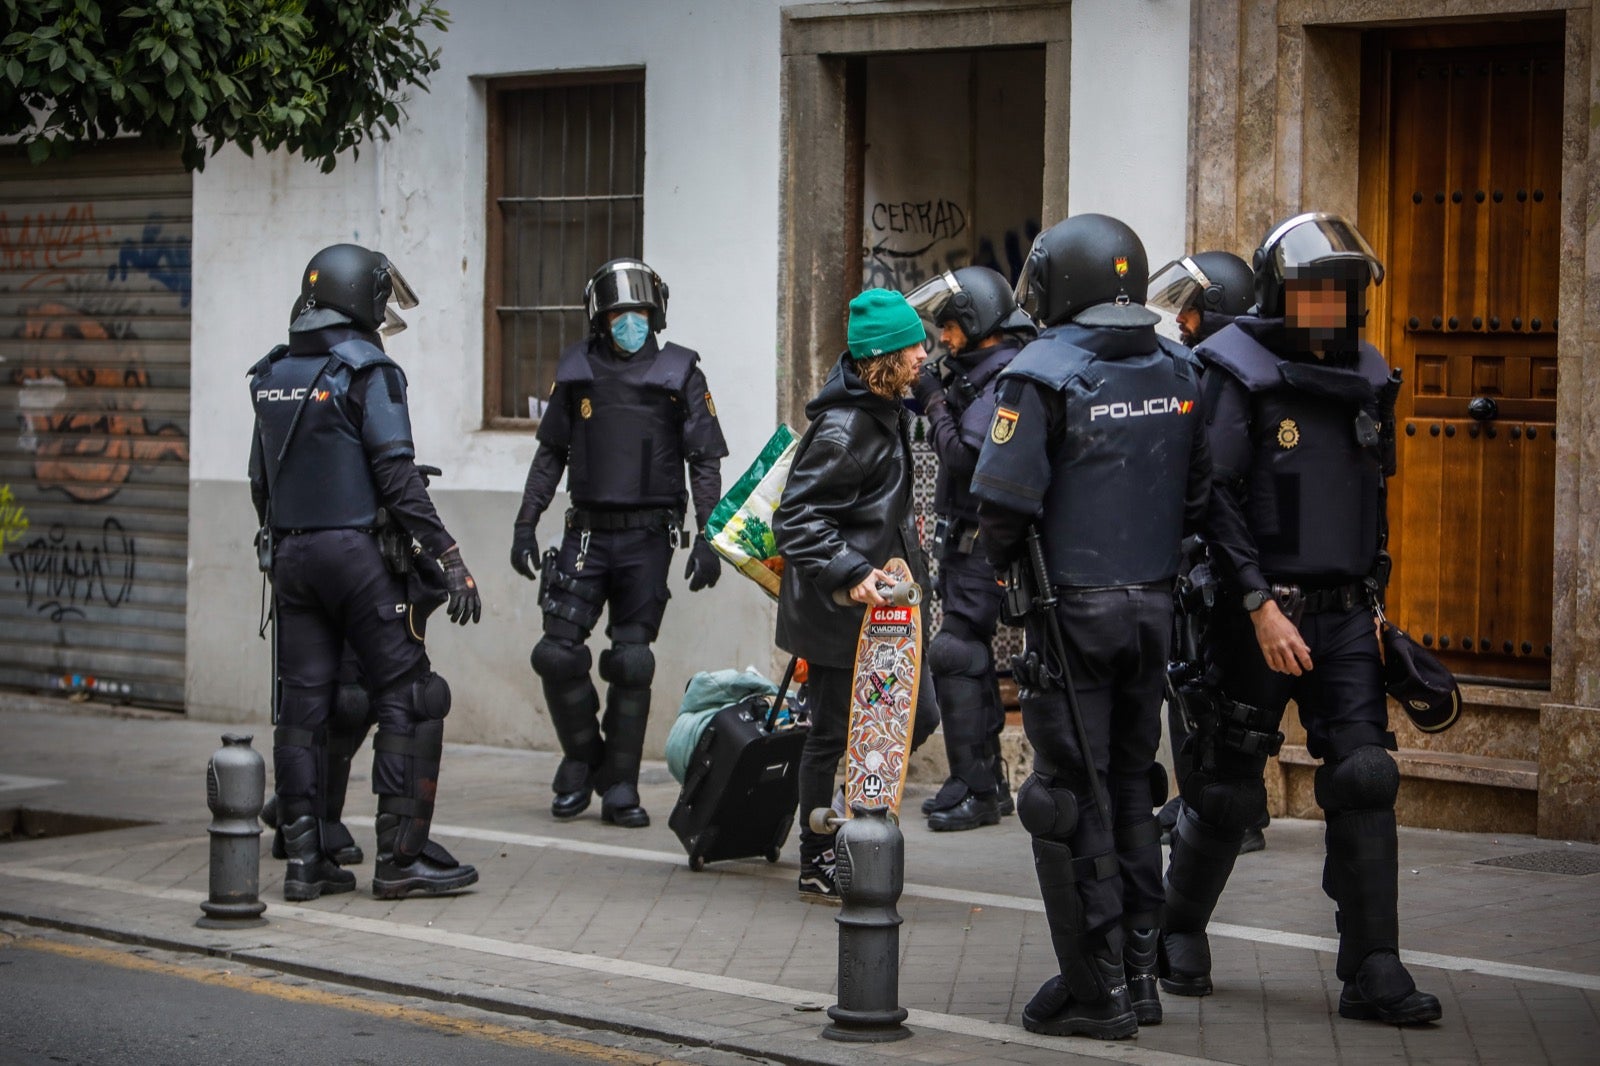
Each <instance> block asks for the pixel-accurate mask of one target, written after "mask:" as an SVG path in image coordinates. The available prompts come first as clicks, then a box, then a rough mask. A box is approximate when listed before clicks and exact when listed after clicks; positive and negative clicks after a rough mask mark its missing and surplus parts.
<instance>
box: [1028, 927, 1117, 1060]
mask: <svg viewBox="0 0 1600 1066" xmlns="http://www.w3.org/2000/svg"><path fill="white" fill-rule="evenodd" d="M1091 962H1092V964H1093V968H1094V972H1095V980H1096V982H1097V983H1098V984H1099V986H1100V996H1099V998H1098V999H1095V1000H1093V1001H1089V1000H1083V999H1078V998H1076V997H1075V996H1073V995H1072V992H1071V989H1070V988H1069V987H1068V986H1067V982H1066V980H1065V979H1063V978H1062V977H1060V976H1059V975H1058V976H1056V977H1052V978H1050V980H1048V981H1046V982H1045V983H1044V985H1043V987H1041V988H1040V989H1039V991H1037V992H1035V993H1034V995H1033V998H1032V999H1030V1000H1029V1001H1028V1005H1027V1006H1026V1007H1023V1008H1022V1027H1023V1028H1024V1029H1026V1030H1028V1032H1030V1033H1041V1034H1043V1035H1045V1036H1088V1037H1093V1038H1095V1039H1096V1040H1122V1039H1125V1038H1127V1037H1130V1036H1138V1035H1139V1018H1138V1015H1136V1014H1135V1013H1134V1010H1133V1001H1132V1000H1131V999H1129V998H1128V982H1127V979H1126V977H1125V975H1124V973H1123V969H1122V957H1121V956H1120V955H1119V954H1116V953H1115V952H1113V951H1112V950H1111V949H1110V948H1101V949H1100V950H1099V951H1096V952H1095V953H1094V955H1093V956H1092V957H1091Z"/></svg>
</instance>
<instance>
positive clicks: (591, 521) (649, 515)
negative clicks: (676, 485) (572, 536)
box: [567, 507, 687, 548]
mask: <svg viewBox="0 0 1600 1066" xmlns="http://www.w3.org/2000/svg"><path fill="white" fill-rule="evenodd" d="M567 528H568V529H576V530H578V531H580V532H582V533H585V534H587V533H593V532H597V531H598V532H602V533H614V532H617V531H619V530H627V529H660V530H664V531H665V532H666V534H667V539H668V540H670V541H671V542H672V546H673V547H674V548H680V547H682V546H683V545H684V544H685V543H687V538H686V537H685V536H684V530H683V512H682V511H678V510H674V509H673V508H671V507H650V508H645V509H643V510H637V511H592V510H588V509H587V508H583V507H569V508H568V509H567ZM585 544H586V545H587V538H585Z"/></svg>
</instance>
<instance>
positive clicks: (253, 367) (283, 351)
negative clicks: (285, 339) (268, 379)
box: [244, 344, 289, 378]
mask: <svg viewBox="0 0 1600 1066" xmlns="http://www.w3.org/2000/svg"><path fill="white" fill-rule="evenodd" d="M288 354H289V346H288V345H287V344H279V345H275V346H274V347H273V349H272V351H270V352H268V353H267V354H266V355H263V356H262V357H261V358H260V359H257V360H256V361H255V362H254V363H252V364H250V369H249V370H246V371H245V372H244V373H245V376H246V377H251V378H253V377H255V376H256V375H257V374H261V373H265V372H266V369H267V367H269V366H271V365H272V363H273V361H274V360H277V359H282V358H283V357H284V356H286V355H288Z"/></svg>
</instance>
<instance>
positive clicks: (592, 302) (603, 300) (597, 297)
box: [586, 263, 661, 320]
mask: <svg viewBox="0 0 1600 1066" xmlns="http://www.w3.org/2000/svg"><path fill="white" fill-rule="evenodd" d="M586 302H587V303H588V308H587V310H588V313H589V318H590V319H591V320H592V319H593V318H594V317H595V316H596V315H598V314H600V313H601V312H602V311H615V310H617V309H619V308H624V307H656V308H659V307H660V306H661V288H660V282H659V281H658V280H657V279H656V274H655V271H653V270H651V269H650V268H649V267H647V266H645V265H644V264H642V263H639V264H627V263H622V264H618V265H617V266H614V267H612V268H611V269H610V270H608V271H606V272H605V273H604V274H602V275H600V276H599V277H598V278H595V279H594V282H593V284H592V285H591V286H590V288H589V297H588V300H587V301H586Z"/></svg>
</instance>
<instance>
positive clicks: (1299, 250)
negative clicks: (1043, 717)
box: [1265, 211, 1383, 285]
mask: <svg viewBox="0 0 1600 1066" xmlns="http://www.w3.org/2000/svg"><path fill="white" fill-rule="evenodd" d="M1265 246H1266V247H1267V248H1269V249H1270V250H1271V256H1272V266H1273V270H1274V271H1275V272H1276V273H1277V275H1278V278H1279V279H1280V280H1288V279H1290V278H1295V277H1304V276H1307V275H1308V274H1309V273H1311V272H1312V271H1313V269H1314V268H1316V267H1319V266H1322V265H1323V264H1327V263H1334V262H1338V261H1341V260H1342V261H1345V262H1350V263H1365V264H1366V266H1367V270H1368V273H1369V274H1370V275H1371V277H1372V283H1373V284H1374V285H1381V284H1383V263H1382V261H1380V260H1379V259H1378V253H1377V252H1374V251H1373V250H1372V245H1370V244H1368V243H1367V239H1366V238H1365V237H1363V236H1362V235H1361V232H1360V231H1359V230H1357V229H1356V228H1355V226H1353V225H1351V224H1350V222H1349V221H1348V220H1346V219H1344V218H1343V217H1341V216H1339V215H1332V214H1326V213H1324V212H1320V211H1319V212H1313V213H1311V214H1305V215H1297V216H1295V217H1294V218H1291V219H1289V220H1288V221H1287V222H1285V223H1284V224H1283V225H1281V226H1279V227H1278V228H1277V230H1276V231H1275V232H1273V234H1272V235H1271V236H1270V237H1268V238H1267V242H1266V245H1265Z"/></svg>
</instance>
